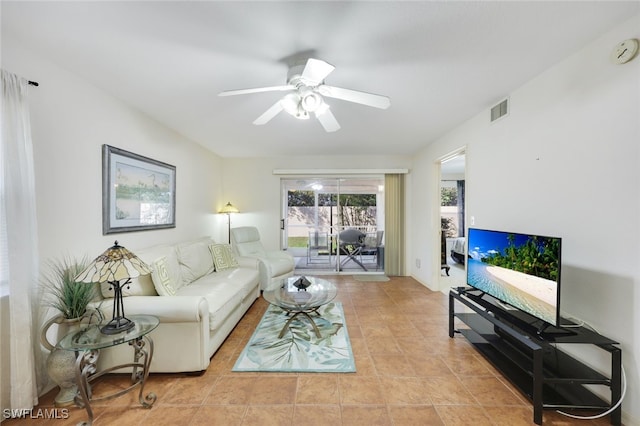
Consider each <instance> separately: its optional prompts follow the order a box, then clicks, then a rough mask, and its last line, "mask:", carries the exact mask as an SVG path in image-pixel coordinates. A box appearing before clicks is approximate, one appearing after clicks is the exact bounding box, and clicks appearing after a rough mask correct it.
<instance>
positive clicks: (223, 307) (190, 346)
mask: <svg viewBox="0 0 640 426" xmlns="http://www.w3.org/2000/svg"><path fill="white" fill-rule="evenodd" d="M132 251H133V252H134V253H135V254H136V255H137V256H138V257H139V258H141V259H142V260H143V261H144V262H145V263H147V264H148V265H149V266H150V267H151V269H152V270H153V272H152V273H151V274H149V275H145V276H141V277H138V278H136V279H134V280H133V281H132V283H131V285H130V286H129V288H126V287H125V288H124V291H123V295H124V296H125V297H124V311H125V315H126V316H127V317H130V316H131V315H135V314H146V315H154V316H156V317H158V318H159V320H160V325H159V326H158V327H157V328H156V329H155V330H154V331H152V332H151V333H150V337H151V338H152V339H153V343H154V353H153V359H152V361H151V367H150V371H151V372H200V371H203V370H206V368H207V367H208V366H209V360H210V358H211V357H212V356H213V354H214V353H215V352H216V350H217V349H218V348H219V347H220V345H222V343H223V342H224V340H225V338H226V337H227V336H228V335H229V333H230V332H231V330H233V328H234V327H235V325H236V324H237V323H238V321H240V319H241V318H242V316H243V315H244V314H245V312H246V311H247V310H248V309H249V307H250V306H251V305H252V304H253V302H254V301H255V300H256V299H257V298H258V297H259V296H260V286H259V285H260V281H259V272H258V268H259V267H258V262H257V260H256V259H255V258H248V257H238V256H234V255H233V254H232V252H231V249H230V247H229V246H228V245H227V244H216V243H215V242H214V241H213V240H211V239H209V238H203V239H199V240H195V241H189V242H185V243H180V244H176V245H161V246H154V247H151V248H147V249H142V250H132ZM212 253H216V256H217V259H216V264H214V256H213V255H212ZM221 253H222V255H221ZM226 253H228V256H227V255H226ZM234 260H235V261H236V263H237V266H234V265H231V266H230V267H228V268H225V267H227V266H229V263H232V264H233V263H234V262H233V261H234ZM99 293H101V296H102V300H100V301H96V302H95V303H94V306H100V310H101V311H102V312H103V314H104V315H105V318H106V319H111V316H112V309H113V303H112V302H113V298H112V297H113V292H112V291H110V290H109V286H108V284H106V283H104V284H102V285H101V286H100V287H99ZM132 359H133V349H132V348H131V347H129V345H119V346H117V347H114V348H110V349H106V350H103V351H101V354H100V358H99V367H100V368H106V367H110V366H115V365H120V364H124V363H127V362H131V361H132Z"/></svg>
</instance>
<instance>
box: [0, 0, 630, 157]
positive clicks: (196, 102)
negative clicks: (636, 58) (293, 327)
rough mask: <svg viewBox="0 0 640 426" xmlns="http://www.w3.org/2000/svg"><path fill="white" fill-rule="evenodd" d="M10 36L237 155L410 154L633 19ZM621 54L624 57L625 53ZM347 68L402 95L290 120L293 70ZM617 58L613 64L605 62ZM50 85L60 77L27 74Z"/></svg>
mask: <svg viewBox="0 0 640 426" xmlns="http://www.w3.org/2000/svg"><path fill="white" fill-rule="evenodd" d="M1 8H2V10H1V15H2V28H1V31H2V38H3V40H4V39H5V37H6V36H9V38H10V39H13V40H16V41H17V42H19V43H20V44H22V45H24V46H25V47H26V48H28V49H29V50H32V51H34V52H36V53H37V54H38V55H41V56H43V57H46V58H48V59H50V60H51V61H53V62H55V63H57V64H58V65H60V66H61V67H63V68H65V69H67V70H69V71H71V72H73V73H74V74H76V75H78V76H80V77H82V78H84V79H86V80H88V81H90V82H91V83H93V84H95V85H96V86H98V87H100V88H102V89H104V90H105V91H107V92H110V93H112V94H113V95H114V96H116V97H118V98H120V99H122V100H123V101H125V102H127V103H128V104H131V105H133V106H134V107H136V108H138V109H140V110H142V111H144V112H145V113H146V114H148V115H149V116H151V117H153V118H154V119H156V120H157V121H159V122H162V123H164V124H165V125H166V126H168V127H170V128H172V129H175V130H176V131H178V132H179V133H181V134H183V135H185V136H187V137H189V138H191V139H192V140H194V141H196V142H198V143H200V144H202V145H204V146H206V147H208V148H209V149H211V150H212V151H213V152H215V153H217V154H219V155H221V156H223V157H254V156H276V155H332V154H359V153H366V154H372V155H411V154H414V153H416V152H417V151H419V150H420V149H422V148H423V147H425V146H426V145H427V144H429V143H430V142H432V141H433V140H434V139H435V138H437V137H439V136H441V135H443V134H444V133H446V132H447V131H449V130H450V129H452V128H454V127H455V126H457V125H459V124H460V123H461V122H463V121H464V120H466V119H468V118H470V117H472V116H474V115H476V114H478V113H479V112H481V111H483V110H487V114H488V109H489V108H490V107H491V106H492V105H494V104H495V103H497V102H499V101H500V100H502V99H503V98H504V97H506V96H507V95H508V94H509V93H510V92H511V91H513V90H514V89H516V88H517V87H519V86H521V85H522V84H523V83H525V82H526V81H528V80H530V79H531V78H533V77H534V76H536V75H537V74H539V73H540V72H542V71H544V70H545V69H547V68H549V67H550V66H552V65H553V64H555V63H557V62H559V61H561V60H562V59H564V58H565V57H567V56H569V55H571V54H572V53H574V52H575V51H576V50H577V49H580V48H581V47H582V46H583V45H585V44H586V43H588V42H590V41H592V40H593V39H595V38H596V37H598V36H599V35H601V34H602V33H604V32H606V31H607V30H608V29H610V28H611V27H613V26H615V25H616V24H618V23H620V22H623V21H624V20H626V19H627V18H628V17H629V16H631V15H632V14H636V13H639V12H640V3H639V2H637V1H630V2H610V1H600V2H580V1H570V2H557V1H553V2H551V1H543V2H477V1H474V2H435V1H415V2H391V1H388V2H341V1H331V2H312V1H304V2H290V1H289V2H237V1H236V2H214V1H197V2H196V1H176V2H171V1H162V2H154V1H140V2H81V1H76V2H55V1H47V2H9V1H4V0H3V1H2V3H1ZM612 47H613V46H612ZM304 52H306V53H307V54H309V56H311V57H314V58H318V59H323V60H325V61H327V62H329V63H331V64H333V65H335V66H336V69H335V71H334V72H333V73H332V74H331V75H330V76H329V77H328V78H327V80H326V82H327V84H329V85H333V86H339V87H346V88H351V89H356V90H362V91H367V92H372V93H378V94H383V95H387V96H389V97H390V98H391V107H390V108H389V109H388V110H378V109H374V108H370V107H366V106H361V105H356V104H351V103H348V102H344V101H339V100H335V99H331V100H328V103H329V104H330V106H331V110H332V111H333V113H334V115H335V116H336V118H337V119H338V121H339V123H340V124H341V126H342V129H341V130H339V131H337V132H335V133H325V132H324V130H323V129H322V127H321V126H320V124H319V123H318V122H317V121H316V120H313V119H312V120H308V121H301V120H296V119H295V118H293V117H292V116H290V115H288V114H286V113H281V114H280V115H278V116H277V117H276V118H274V119H273V120H272V121H271V122H269V123H268V124H266V125H264V126H254V125H252V124H251V123H252V121H253V120H254V119H255V118H257V117H258V116H259V115H261V114H262V113H263V112H264V111H265V110H266V109H267V108H269V107H270V106H271V105H272V104H273V103H274V102H276V101H277V100H278V99H279V98H280V97H281V96H282V95H283V94H282V93H281V92H271V93H260V94H254V95H244V96H235V97H218V96H217V94H218V93H219V92H220V91H223V90H228V89H238V88H250V87H261V86H273V85H282V84H285V83H286V74H287V66H286V65H285V62H286V58H288V57H291V56H292V55H295V54H301V53H304ZM607 53H608V52H607ZM25 77H27V78H29V79H32V80H37V81H39V82H40V83H41V84H43V85H46V84H48V81H47V76H46V75H29V76H25Z"/></svg>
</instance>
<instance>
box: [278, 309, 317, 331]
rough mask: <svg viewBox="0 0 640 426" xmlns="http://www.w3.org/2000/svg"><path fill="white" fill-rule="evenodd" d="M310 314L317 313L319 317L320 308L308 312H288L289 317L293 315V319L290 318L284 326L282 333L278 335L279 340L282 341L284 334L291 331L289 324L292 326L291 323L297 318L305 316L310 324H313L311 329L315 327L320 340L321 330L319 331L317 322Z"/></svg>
mask: <svg viewBox="0 0 640 426" xmlns="http://www.w3.org/2000/svg"><path fill="white" fill-rule="evenodd" d="M310 312H315V313H316V314H317V315H320V314H319V313H318V308H313V309H310V310H308V311H289V310H288V311H287V315H291V314H293V315H291V318H289V319H288V320H287V322H286V323H285V324H284V327H282V331H280V334H278V339H282V336H284V333H286V332H287V330H288V329H289V324H291V322H292V321H293V320H294V319H295V317H297V316H298V315H304V316H305V317H307V319H308V320H309V322H310V323H311V327H313V331H314V332H315V333H316V337H317V338H318V339H319V338H320V337H321V336H320V329H318V326H317V325H316V322H315V321H314V320H313V318H311V315H309V313H310Z"/></svg>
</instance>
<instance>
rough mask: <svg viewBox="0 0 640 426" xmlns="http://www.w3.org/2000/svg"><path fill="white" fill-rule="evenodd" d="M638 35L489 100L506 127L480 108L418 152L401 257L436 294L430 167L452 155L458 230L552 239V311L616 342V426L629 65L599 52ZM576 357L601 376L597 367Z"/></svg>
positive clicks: (626, 308) (632, 323) (636, 88)
mask: <svg viewBox="0 0 640 426" xmlns="http://www.w3.org/2000/svg"><path fill="white" fill-rule="evenodd" d="M639 28H640V16H636V17H635V18H633V19H631V20H630V21H628V22H626V23H624V24H622V25H620V26H618V27H616V28H614V29H613V30H611V31H610V32H609V33H607V34H606V35H604V36H603V37H601V38H599V39H597V40H595V41H594V42H592V43H591V44H589V45H587V46H585V47H584V48H583V49H581V50H580V51H578V52H576V53H575V54H574V55H572V56H570V57H568V58H567V59H566V60H564V61H563V62H561V63H559V64H557V65H556V66H554V67H553V68H551V69H549V70H548V71H546V72H545V73H543V74H541V75H540V76H538V77H537V78H535V79H533V80H532V81H530V82H529V83H527V84H526V85H524V86H523V87H521V88H519V89H518V90H516V91H514V92H513V93H510V94H506V93H497V94H496V101H499V100H500V99H501V98H502V97H504V96H506V95H509V96H510V114H509V116H508V117H506V118H505V119H502V120H500V121H497V122H495V123H494V124H490V123H489V109H490V107H491V105H487V109H486V111H483V112H481V113H480V114H478V115H477V116H476V117H473V118H472V119H470V120H469V121H467V122H466V123H464V124H462V125H461V126H459V127H458V128H456V129H455V130H454V131H452V132H450V133H449V134H447V135H446V136H444V137H442V138H440V139H439V140H437V141H436V142H435V143H434V144H432V145H430V146H429V147H427V148H425V149H424V150H423V151H422V152H421V153H420V154H419V155H418V156H417V159H416V162H415V163H414V166H413V181H414V190H413V193H412V194H411V198H412V200H413V203H414V208H413V210H412V213H413V222H414V224H415V227H414V229H413V230H412V231H411V234H413V235H416V236H417V237H416V238H414V239H413V241H412V250H413V253H414V255H415V256H416V257H417V256H423V262H422V265H423V267H422V268H421V269H417V268H415V266H414V264H412V266H413V269H412V275H413V276H414V277H416V279H418V280H420V281H421V282H423V283H425V284H426V285H428V286H429V287H430V288H432V289H441V288H440V284H439V279H438V276H439V272H440V271H439V259H438V257H437V256H436V254H438V253H439V252H438V251H437V250H438V248H439V240H438V239H437V236H438V234H437V233H438V230H439V216H438V214H439V209H438V208H437V207H436V206H435V205H434V202H435V201H436V200H437V185H436V184H435V183H433V181H434V179H437V173H438V168H437V166H436V163H437V161H438V159H439V158H442V156H444V155H445V154H447V153H449V152H451V151H454V150H456V149H458V148H460V147H465V146H466V154H467V155H466V159H467V169H466V179H467V181H466V209H467V224H469V225H470V218H471V217H472V216H473V217H474V218H475V227H479V228H488V229H501V230H507V231H516V232H526V233H538V234H543V235H554V236H560V237H562V238H563V254H562V255H563V262H562V263H563V269H562V295H561V306H562V311H563V312H564V313H565V314H566V315H568V316H573V317H577V318H579V319H582V320H584V321H586V322H588V323H590V324H592V325H593V326H595V327H596V328H597V329H599V330H600V331H601V332H602V333H603V334H605V335H607V336H609V337H611V338H613V339H616V340H618V341H620V342H621V348H622V350H623V355H622V359H623V363H624V367H625V370H626V374H627V379H628V381H629V386H628V387H629V389H628V393H627V397H626V399H625V401H624V404H623V412H624V418H623V420H624V422H625V424H640V405H638V404H637V403H632V401H635V402H637V401H640V372H639V370H640V367H639V366H640V364H639V363H640V320H639V319H640V267H639V265H640V262H639V261H638V260H639V259H640V227H639V225H638V218H640V193H639V190H638V187H639V186H638V184H639V183H640V167H639V164H640V162H639V160H640V148H639V146H640V58H636V59H635V60H634V61H632V62H630V63H628V64H626V65H613V64H612V63H611V62H610V61H609V53H610V51H611V50H612V48H613V46H614V45H615V44H616V43H618V42H619V41H622V40H624V39H627V38H640V30H639ZM419 182H424V183H425V185H424V186H425V187H426V188H427V190H426V191H425V190H422V189H420V190H419V188H422V185H420V184H419ZM612 207H613V208H612ZM425 211H429V212H430V213H429V214H428V215H425V214H424V212H425ZM612 211H613V212H614V213H612ZM425 256H426V257H428V258H429V261H428V262H425V261H424V257H425ZM425 265H426V267H425ZM585 356H586V358H587V359H588V362H590V363H593V364H595V365H596V366H597V367H598V368H601V369H602V370H603V371H608V366H607V362H608V360H607V358H606V357H602V359H599V358H597V357H594V356H592V355H585Z"/></svg>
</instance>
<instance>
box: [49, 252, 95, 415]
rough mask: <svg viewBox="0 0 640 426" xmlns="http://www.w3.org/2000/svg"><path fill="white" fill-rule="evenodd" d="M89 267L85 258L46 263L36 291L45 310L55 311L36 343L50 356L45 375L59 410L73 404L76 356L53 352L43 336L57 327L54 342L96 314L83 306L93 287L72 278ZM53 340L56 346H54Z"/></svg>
mask: <svg viewBox="0 0 640 426" xmlns="http://www.w3.org/2000/svg"><path fill="white" fill-rule="evenodd" d="M88 265H89V261H88V259H87V258H86V257H84V258H82V259H80V260H75V259H72V258H69V257H65V258H62V259H59V260H51V261H49V262H48V271H47V272H46V273H44V274H43V277H42V281H41V286H40V289H41V291H42V301H43V304H44V305H45V306H48V307H51V308H53V309H55V310H56V311H58V314H57V315H54V316H53V317H52V318H50V319H49V320H48V321H47V322H45V324H44V325H43V326H42V332H41V335H40V340H41V343H42V345H43V346H44V347H45V348H47V349H48V350H49V351H51V353H50V354H49V356H48V358H47V373H48V374H49V377H50V378H51V379H52V380H53V381H54V382H55V383H56V384H57V385H58V386H59V387H60V392H59V393H58V395H57V396H56V398H55V404H56V406H58V407H63V406H67V405H71V404H73V401H74V398H75V395H76V393H77V386H76V382H75V361H76V355H75V353H73V352H71V351H65V350H61V349H57V348H56V347H55V344H52V343H51V342H49V339H48V338H47V332H48V331H49V328H50V327H51V326H52V325H53V324H57V325H58V332H57V340H59V338H61V337H63V336H64V335H65V334H66V333H68V332H70V331H71V330H72V329H73V328H74V327H79V325H80V322H81V321H82V320H83V319H87V318H89V319H91V317H92V316H93V315H96V314H98V311H94V310H90V311H88V310H87V306H88V305H89V303H90V302H91V301H92V300H93V299H94V297H95V296H96V290H95V286H94V285H92V284H86V283H81V282H77V281H76V280H75V277H76V276H77V275H78V274H79V273H80V272H82V271H83V270H84V269H85V268H86V267H87V266H88ZM57 340H56V343H57Z"/></svg>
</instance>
